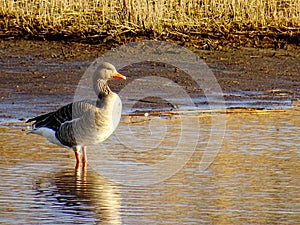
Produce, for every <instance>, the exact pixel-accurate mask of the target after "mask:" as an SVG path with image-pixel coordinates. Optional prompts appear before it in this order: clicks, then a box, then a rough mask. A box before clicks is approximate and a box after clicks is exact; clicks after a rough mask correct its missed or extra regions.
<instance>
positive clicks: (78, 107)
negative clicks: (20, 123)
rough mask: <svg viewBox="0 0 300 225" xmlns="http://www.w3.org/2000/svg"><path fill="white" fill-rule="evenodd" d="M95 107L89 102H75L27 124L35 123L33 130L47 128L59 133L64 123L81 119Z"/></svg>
mask: <svg viewBox="0 0 300 225" xmlns="http://www.w3.org/2000/svg"><path fill="white" fill-rule="evenodd" d="M93 107H94V106H93V104H92V103H91V102H89V101H87V100H84V101H78V102H73V103H70V104H68V105H66V106H63V107H61V108H59V109H58V110H56V111H54V112H50V113H46V114H43V115H40V116H37V117H34V118H31V119H29V120H27V121H26V122H27V123H29V122H34V123H33V125H32V127H33V129H37V128H40V127H47V128H50V129H52V130H54V131H57V130H58V129H59V128H60V126H61V125H62V124H63V123H65V122H69V121H72V120H74V119H78V118H80V117H81V116H82V115H83V114H84V113H85V112H86V111H88V110H90V109H91V108H93Z"/></svg>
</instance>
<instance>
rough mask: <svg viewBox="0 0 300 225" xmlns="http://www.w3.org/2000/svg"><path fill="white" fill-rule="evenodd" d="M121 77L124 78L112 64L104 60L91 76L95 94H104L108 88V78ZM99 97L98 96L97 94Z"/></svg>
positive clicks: (106, 93) (107, 92)
mask: <svg viewBox="0 0 300 225" xmlns="http://www.w3.org/2000/svg"><path fill="white" fill-rule="evenodd" d="M112 79H121V80H126V77H125V76H124V75H122V74H120V73H119V72H118V71H117V70H116V68H115V67H114V65H112V64H110V63H108V62H104V63H102V64H101V65H100V66H99V67H98V69H97V72H96V73H95V75H94V77H93V85H94V90H95V92H96V94H97V95H101V96H106V95H108V94H109V92H110V89H109V87H108V85H107V81H108V80H112ZM99 97H100V96H99Z"/></svg>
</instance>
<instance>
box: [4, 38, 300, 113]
mask: <svg viewBox="0 0 300 225" xmlns="http://www.w3.org/2000/svg"><path fill="white" fill-rule="evenodd" d="M0 46H1V47H0V49H1V50H0V65H1V66H0V74H1V75H0V76H1V83H0V88H1V89H0V90H1V91H0V101H1V105H2V107H1V109H0V110H1V111H0V117H2V118H3V117H4V118H23V117H24V118H27V117H30V116H33V115H35V114H39V113H43V112H45V111H47V110H51V109H55V108H57V107H59V106H60V105H63V104H64V103H66V102H70V101H72V100H73V94H74V91H75V89H76V85H77V84H78V82H79V80H80V79H81V76H82V75H83V73H84V71H85V70H86V68H87V67H88V66H89V64H90V63H91V62H92V61H94V60H95V59H96V58H97V57H99V56H101V54H103V53H104V52H105V51H107V50H106V49H105V48H104V47H103V46H102V45H88V44H80V43H73V42H49V41H28V40H8V41H7V40H6V41H4V40H1V41H0ZM190 50H192V51H194V52H195V53H196V54H198V55H199V57H200V58H202V59H203V60H204V61H205V62H206V63H207V65H208V66H209V67H210V69H211V70H212V72H213V73H214V75H215V77H216V78H217V81H218V83H219V85H220V87H221V88H222V91H223V92H224V93H243V92H254V93H255V92H260V93H263V96H259V98H266V99H278V98H280V99H283V100H284V99H298V98H299V96H300V76H299V72H300V48H299V47H296V46H294V47H293V48H292V49H289V50H273V49H256V48H240V49H230V50H227V51H203V50H197V49H190ZM120 72H122V73H124V74H125V75H126V76H127V77H128V80H127V82H126V83H122V82H113V83H112V84H111V87H112V89H113V90H115V91H116V92H118V91H120V90H121V89H122V88H123V87H124V86H125V85H126V84H128V83H129V82H131V81H132V80H134V79H136V78H139V77H142V76H146V75H147V76H149V75H154V76H163V77H166V78H168V79H171V80H173V81H175V82H176V83H177V84H179V85H181V86H182V87H183V88H184V89H185V90H186V91H187V93H188V94H189V95H190V96H192V97H196V98H197V97H199V96H201V95H202V94H203V93H202V92H201V91H199V90H197V89H196V88H195V87H194V86H193V85H192V81H190V80H188V79H187V78H186V76H184V75H183V74H181V72H178V71H177V72H174V69H173V68H169V67H168V66H165V65H160V64H155V63H152V64H150V65H147V68H145V64H143V63H141V64H139V65H136V66H135V67H128V68H122V69H121V70H120ZM226 98H234V99H235V100H239V98H242V96H238V95H232V96H230V94H228V95H227V97H226ZM156 100H157V99H151V98H150V99H149V102H150V103H149V102H148V103H149V104H148V103H147V101H146V104H145V102H144V103H141V105H140V106H141V107H153V108H155V107H160V106H161V105H163V104H165V103H164V102H163V101H156ZM21 115H23V116H21Z"/></svg>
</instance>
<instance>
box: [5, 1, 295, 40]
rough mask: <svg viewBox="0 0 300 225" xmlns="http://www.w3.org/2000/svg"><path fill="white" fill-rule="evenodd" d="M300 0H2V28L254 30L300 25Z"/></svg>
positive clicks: (80, 32)
mask: <svg viewBox="0 0 300 225" xmlns="http://www.w3.org/2000/svg"><path fill="white" fill-rule="evenodd" d="M299 25H300V0H168V1H166V0H1V1H0V28H1V30H2V32H3V33H14V32H15V33H16V35H22V34H23V35H24V34H27V35H28V34H29V35H32V36H34V35H57V34H60V35H66V36H68V35H69V36H72V35H73V36H79V37H82V38H84V37H87V36H90V37H92V36H98V37H102V36H103V37H104V36H111V37H116V36H118V35H122V34H126V33H130V34H132V33H137V32H154V33H156V34H158V35H160V34H163V33H164V32H171V33H172V32H174V33H183V34H189V33H190V32H194V33H195V32H196V33H197V32H200V33H201V32H202V33H205V32H225V33H226V32H227V33H228V32H233V31H238V32H243V31H246V32H251V31H253V30H255V31H261V30H264V31H265V30H276V29H277V30H281V29H285V30H293V29H298V28H299V27H300V26H299Z"/></svg>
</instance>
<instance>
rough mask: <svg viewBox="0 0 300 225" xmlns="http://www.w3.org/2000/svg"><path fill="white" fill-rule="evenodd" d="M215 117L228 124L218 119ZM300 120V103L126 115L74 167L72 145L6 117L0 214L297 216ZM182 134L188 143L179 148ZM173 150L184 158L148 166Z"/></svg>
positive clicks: (195, 218) (247, 219)
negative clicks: (269, 107)
mask: <svg viewBox="0 0 300 225" xmlns="http://www.w3.org/2000/svg"><path fill="white" fill-rule="evenodd" d="M217 117H220V118H221V119H225V121H226V127H223V126H222V123H220V124H218V126H214V125H213V124H214V121H215V119H216V118H217ZM197 123H198V124H197ZM299 125H300V110H299V107H297V106H296V107H294V108H292V109H288V110H229V111H227V113H226V114H225V113H224V112H219V113H216V112H195V113H193V114H190V115H186V114H184V113H183V114H180V115H173V114H169V115H168V114H165V115H164V116H148V117H144V116H135V117H131V116H124V117H123V120H122V122H121V124H120V125H119V128H118V130H117V131H116V132H115V134H114V135H113V136H112V137H111V138H109V140H107V141H106V142H104V143H103V144H101V145H99V146H93V147H90V149H89V150H88V157H89V160H90V161H89V165H88V167H87V168H86V169H84V168H78V169H75V167H74V166H75V165H74V156H73V153H72V152H71V151H70V150H68V149H64V148H60V147H57V146H55V145H51V144H48V143H47V141H45V140H44V139H43V138H42V137H39V136H34V135H25V131H24V130H26V129H27V128H26V127H25V126H24V125H23V124H21V123H16V124H10V123H8V124H3V125H2V127H1V128H0V135H1V139H0V148H1V152H2V157H1V160H0V173H1V177H0V183H1V185H0V223H1V224H299V223H300V207H299V206H300V190H299V186H300V175H299V167H300V166H299V159H300V140H299V136H300V130H299ZM224 128H225V133H224V136H223V135H222V134H223V133H222V130H223V129H224ZM214 129H216V130H218V134H219V135H220V136H215V137H214V138H216V137H217V138H220V139H218V140H216V139H214V138H211V137H212V135H211V132H213V130H214ZM195 132H197V134H196V133H195ZM181 139H184V140H185V141H186V142H183V143H186V146H188V147H187V148H186V146H183V147H182V148H177V146H178V145H179V144H180V140H181ZM194 140H196V144H197V145H196V147H194V148H193V146H192V145H191V146H190V144H191V143H192V142H193V141H194ZM208 142H210V143H213V144H214V143H217V142H220V143H221V146H220V149H217V150H218V151H214V149H209V148H207V143H208ZM175 150H176V152H177V153H178V154H179V155H180V156H182V157H185V156H187V159H188V160H187V163H186V164H185V161H180V160H179V161H174V163H173V164H171V165H173V166H170V165H168V164H166V165H165V166H164V167H162V168H163V170H161V171H157V170H153V171H154V172H153V173H152V174H150V175H149V174H148V173H147V171H146V170H145V168H146V169H147V168H150V167H147V166H151V165H154V167H155V166H157V165H158V164H159V163H162V164H163V163H165V162H167V161H164V160H166V159H168V158H169V157H170V156H172V153H173V152H174V151H175ZM207 152H208V153H209V154H211V155H209V156H208V157H207V155H206V157H204V156H205V154H207ZM215 153H217V155H215ZM204 158H205V159H206V160H210V161H211V162H206V161H205V160H204ZM112 161H114V162H116V163H117V164H119V165H121V167H117V166H116V167H114V165H111V164H109V162H112ZM99 162H100V163H99ZM179 163H181V164H182V165H179ZM205 163H207V165H209V167H208V168H206V169H205V170H202V169H200V168H199V166H201V165H203V164H205ZM122 167H123V169H122ZM107 168H109V170H108V169H107ZM128 168H129V169H128ZM166 171H169V172H170V173H169V174H168V173H165V172H166ZM151 176H152V177H151ZM147 179H150V180H147ZM156 181H157V182H156Z"/></svg>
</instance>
